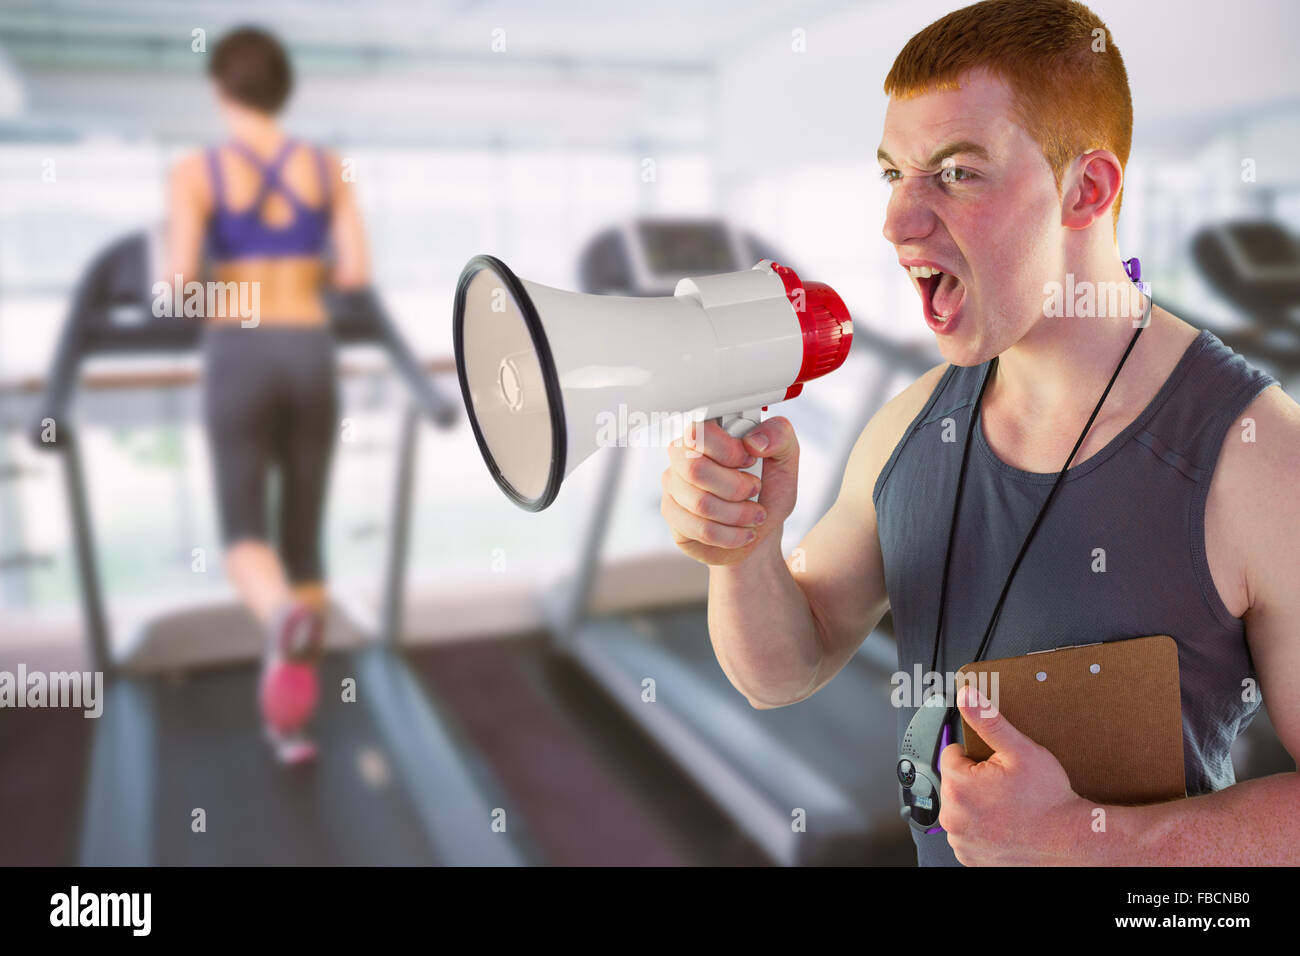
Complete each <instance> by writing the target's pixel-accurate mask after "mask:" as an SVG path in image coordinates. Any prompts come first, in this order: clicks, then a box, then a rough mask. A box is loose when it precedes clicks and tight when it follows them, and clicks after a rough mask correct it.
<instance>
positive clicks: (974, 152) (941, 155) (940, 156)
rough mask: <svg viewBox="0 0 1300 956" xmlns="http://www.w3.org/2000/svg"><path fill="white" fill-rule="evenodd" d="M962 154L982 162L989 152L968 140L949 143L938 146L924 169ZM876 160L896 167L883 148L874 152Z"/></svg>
mask: <svg viewBox="0 0 1300 956" xmlns="http://www.w3.org/2000/svg"><path fill="white" fill-rule="evenodd" d="M962 153H967V154H969V155H971V156H977V157H979V158H980V159H984V160H987V159H988V158H989V151H988V150H987V149H985V148H984V147H983V146H981V145H980V144H979V143H973V142H971V141H970V140H962V141H961V142H960V143H949V144H948V145H947V146H940V147H939V148H938V149H936V150H935V151H934V153H933V154H932V155H931V156H930V158H929V160H928V161H927V162H926V164H925V168H926V169H931V168H932V167H935V166H938V165H939V164H940V163H942V162H943V161H944V160H945V159H947V158H948V157H949V156H957V155H959V154H962ZM876 159H877V161H880V160H883V161H885V162H886V163H889V165H891V166H897V165H898V164H897V163H896V162H894V161H893V160H892V159H891V158H890V156H889V154H888V153H887V152H885V150H884V148H883V147H882V148H881V149H877V150H876Z"/></svg>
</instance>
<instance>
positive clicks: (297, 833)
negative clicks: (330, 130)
mask: <svg viewBox="0 0 1300 956" xmlns="http://www.w3.org/2000/svg"><path fill="white" fill-rule="evenodd" d="M151 244H152V239H151V236H150V234H149V233H147V232H141V233H137V234H133V235H128V236H126V237H124V238H121V239H119V240H118V241H116V242H114V243H112V244H111V245H110V246H109V247H108V248H107V249H106V250H105V251H104V252H103V253H101V254H100V255H99V256H98V257H97V258H96V259H95V260H94V261H93V262H92V264H91V266H90V267H89V268H88V270H87V271H86V273H85V274H84V276H83V278H82V279H81V281H80V282H79V284H78V286H77V288H76V291H75V293H74V297H73V303H72V309H71V314H70V315H69V317H68V319H67V321H66V323H65V326H64V328H63V330H62V333H61V336H60V340H59V343H58V346H57V348H56V353H55V361H54V365H53V368H52V370H51V372H50V375H49V378H48V381H47V384H46V388H45V391H44V393H43V395H42V396H41V398H40V402H39V407H38V414H37V415H36V420H35V422H34V424H33V426H32V429H31V434H32V437H33V440H34V441H35V443H36V445H37V446H38V447H39V448H42V449H47V450H49V451H51V452H55V453H57V454H58V455H59V457H60V458H61V460H62V465H63V473H64V479H65V486H66V494H67V502H68V508H69V512H70V519H71V527H72V532H73V542H74V548H75V560H76V566H77V573H78V578H79V583H80V590H81V604H82V610H83V615H84V625H85V630H86V639H87V644H88V650H89V656H90V667H91V668H92V669H93V670H96V671H102V672H103V674H104V693H103V698H104V700H103V713H102V715H101V716H100V717H99V719H98V720H97V721H96V724H95V729H94V731H93V740H92V744H91V751H90V766H89V773H88V782H87V786H86V792H85V799H84V806H83V813H82V822H81V830H80V836H79V843H78V857H79V863H80V865H83V866H95V865H118V866H141V865H146V866H147V865H164V866H174V865H199V866H213V865H217V866H220V865H428V864H445V865H517V864H522V863H527V862H532V859H531V857H532V855H533V853H534V852H535V851H534V850H533V849H532V845H531V843H530V841H529V839H528V836H527V833H526V832H525V828H524V826H523V824H522V821H519V820H518V819H517V818H516V819H512V820H511V824H512V829H516V828H517V830H518V832H517V833H515V832H512V833H510V834H509V835H507V834H505V833H500V832H494V829H493V819H494V818H493V812H494V810H495V809H496V808H505V807H507V803H506V802H505V801H504V800H503V799H502V795H501V793H500V791H499V790H498V789H497V787H496V785H495V783H494V781H493V780H492V778H491V776H490V774H489V773H488V772H487V771H486V770H485V769H484V768H483V767H482V766H481V765H479V764H478V763H476V760H475V757H474V755H473V753H472V751H471V750H470V749H469V748H467V746H466V744H465V742H464V739H463V738H462V737H461V736H460V735H459V734H458V732H457V730H456V728H455V726H454V724H453V723H452V722H451V721H450V720H449V719H448V717H447V716H446V715H444V714H442V713H440V712H439V711H438V709H437V705H436V704H435V703H433V702H431V701H429V700H428V698H427V696H426V695H425V694H424V693H423V691H422V690H421V688H420V685H419V683H418V682H417V680H416V679H415V678H414V677H413V675H412V674H411V673H410V672H409V670H408V668H407V665H406V664H405V663H404V661H403V658H402V656H401V652H400V650H399V647H398V635H399V632H400V630H401V607H402V598H403V591H404V583H405V562H406V553H407V541H406V533H407V528H408V527H409V513H410V507H411V492H412V478H413V472H414V464H415V446H416V441H417V436H418V425H419V424H420V419H421V418H427V419H429V420H431V421H432V422H434V423H435V424H437V425H438V426H439V427H444V428H445V427H449V426H450V425H452V424H453V423H454V421H455V420H456V417H457V414H458V407H459V406H458V405H457V404H456V403H454V402H452V401H451V400H449V399H448V398H447V397H446V396H445V395H443V394H442V393H441V392H439V391H438V390H437V389H436V388H435V387H434V385H433V383H432V382H431V381H430V380H429V378H428V376H427V375H426V374H425V373H424V372H423V371H422V370H421V369H420V367H419V365H418V363H417V362H416V360H415V358H414V356H413V355H412V354H411V352H410V350H409V349H408V347H407V346H406V344H405V342H404V341H403V340H402V338H401V337H400V336H399V334H398V333H397V331H396V329H395V327H394V326H393V324H392V323H391V321H390V320H389V319H388V317H387V315H386V314H385V313H384V311H383V308H382V306H381V305H380V303H379V301H378V299H377V297H376V296H375V295H374V294H373V292H371V291H369V290H367V291H363V292H358V293H350V294H346V295H335V296H334V297H333V298H332V300H331V303H330V312H331V318H332V323H333V327H334V330H335V334H336V338H337V340H338V341H339V344H340V345H348V344H353V343H356V344H366V345H370V346H379V347H380V348H381V349H382V350H383V351H384V353H385V354H386V356H387V358H388V359H389V360H390V362H391V364H392V365H393V366H394V367H395V369H396V371H397V373H398V375H399V378H400V379H401V380H402V381H403V383H404V384H405V386H406V390H407V392H408V404H407V406H406V410H405V413H404V418H403V422H402V428H401V440H400V446H399V462H398V467H397V478H396V487H395V489H394V494H393V505H392V515H391V534H390V537H389V541H388V546H387V560H386V568H385V577H384V589H383V604H382V608H381V611H380V614H379V615H378V620H376V621H374V622H372V623H369V624H364V623H357V620H356V617H357V616H356V615H349V614H347V613H345V612H344V611H343V610H342V609H341V608H340V607H339V606H338V605H337V604H335V605H333V606H331V608H330V610H329V620H328V623H327V636H328V637H329V640H328V641H327V648H326V652H325V655H324V657H323V658H322V661H321V664H320V675H321V682H322V688H323V692H322V695H321V704H320V709H319V712H318V715H317V718H316V721H315V724H314V731H315V734H316V736H317V739H318V740H319V741H320V743H321V747H320V753H319V755H318V757H317V758H316V761H315V763H314V764H313V765H311V766H308V767H300V768H286V767H283V766H280V765H279V764H278V763H277V762H276V761H275V759H274V757H273V756H272V754H271V752H270V748H269V747H268V746H267V745H266V743H265V741H264V740H263V737H262V733H261V726H260V723H259V720H258V717H257V708H256V700H257V695H256V689H257V682H258V677H259V668H260V648H261V639H260V634H259V629H258V628H257V626H256V623H255V622H254V620H253V618H252V616H251V615H249V614H248V613H247V612H246V611H245V610H244V609H243V608H242V607H241V606H239V605H237V604H232V605H230V606H228V607H224V608H220V607H219V608H215V609H207V610H202V609H199V610H194V611H191V612H189V613H186V612H183V611H182V612H179V613H177V614H174V615H173V616H172V617H171V618H170V619H167V620H163V621H161V622H153V624H152V625H150V626H149V627H148V628H146V633H145V635H144V637H143V639H142V640H141V641H139V642H138V644H139V647H141V648H143V649H144V650H145V653H142V654H137V655H136V656H135V657H134V658H133V657H130V656H127V657H125V658H115V656H114V654H113V650H112V643H111V642H110V639H109V637H110V635H109V630H108V623H107V618H106V614H105V608H104V598H103V593H102V589H101V585H100V577H99V572H98V568H97V566H96V554H95V545H94V539H93V535H92V533H91V515H90V511H89V504H88V499H87V494H86V476H85V469H84V465H83V462H82V459H81V449H80V441H79V437H80V436H79V428H78V411H77V409H76V407H75V403H74V401H73V399H74V396H75V393H76V387H77V383H78V378H79V372H80V369H81V367H82V363H83V362H84V361H85V360H86V359H89V358H91V357H95V356H102V355H112V354H125V353H132V354H136V353H146V354H168V353H170V354H183V353H186V352H192V351H194V350H195V349H196V347H197V346H198V344H199V335H200V326H199V323H198V322H197V321H195V320H192V319H181V318H161V319H159V318H154V317H153V316H152V312H151V309H150V305H149V297H148V295H147V293H146V290H147V289H148V288H149V286H150V279H149V277H150V276H152V275H154V272H153V271H151V270H150V268H149V262H150V258H151ZM46 419H52V420H53V421H54V422H55V423H56V435H55V437H56V439H57V440H56V441H52V442H46V441H42V440H41V433H42V430H43V426H42V423H43V421H44V420H46ZM340 636H341V640H335V638H336V637H340ZM339 643H341V644H343V645H345V646H346V647H347V649H346V650H344V651H342V652H339V651H336V650H331V647H333V646H334V645H336V644H339ZM214 644H219V645H223V646H226V645H228V644H234V645H236V646H238V647H241V648H242V649H244V650H245V651H247V653H246V654H245V656H243V657H242V658H241V659H238V660H235V661H230V660H227V661H224V662H222V663H221V664H219V665H217V666H213V665H212V664H211V660H209V661H208V666H206V667H195V666H194V664H195V659H196V658H201V657H202V656H203V654H202V653H201V650H202V648H203V647H205V646H208V647H210V646H211V645H214ZM186 645H189V646H188V647H187V646H186ZM169 648H170V650H169ZM345 678H352V679H355V681H356V702H354V703H344V702H342V701H341V700H340V699H339V698H340V696H341V695H340V694H339V693H338V692H337V691H336V690H331V688H338V687H340V683H341V682H342V681H343V680H344V679H345ZM200 821H201V823H202V826H200Z"/></svg>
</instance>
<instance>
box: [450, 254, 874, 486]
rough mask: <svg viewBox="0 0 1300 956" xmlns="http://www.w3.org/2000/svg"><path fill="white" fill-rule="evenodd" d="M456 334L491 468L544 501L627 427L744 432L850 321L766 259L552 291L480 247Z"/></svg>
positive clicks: (467, 393)
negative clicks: (662, 283) (669, 277)
mask: <svg viewBox="0 0 1300 956" xmlns="http://www.w3.org/2000/svg"><path fill="white" fill-rule="evenodd" d="M452 336H453V340H454V343H455V350H456V370H457V374H458V376H459V378H460V387H461V393H462V395H463V396H464V399H465V405H466V408H467V410H468V412H469V420H470V423H471V425H472V427H473V429H474V437H475V439H476V440H477V441H478V446H479V450H480V451H481V452H482V453H483V459H484V461H486V462H487V466H488V469H489V471H490V472H491V473H492V477H493V478H494V479H495V480H496V482H497V484H498V485H499V486H500V488H501V490H502V491H504V492H505V493H506V494H507V495H508V496H509V497H510V498H511V500H513V501H514V502H515V503H516V504H518V505H519V506H520V507H522V508H525V509H527V510H529V511H540V510H542V509H543V508H545V507H547V506H548V505H550V503H551V502H552V501H554V500H555V496H556V494H558V493H559V490H560V485H561V484H562V483H563V481H564V479H565V478H566V477H568V475H569V474H570V473H571V472H572V471H573V469H574V468H576V467H577V466H578V465H580V464H581V463H582V462H583V461H584V460H586V459H587V458H588V457H589V456H590V455H591V454H592V453H593V452H594V451H596V449H597V448H599V447H601V446H602V445H605V444H610V443H620V442H622V441H624V440H625V439H626V434H625V433H626V430H627V428H628V427H636V426H639V425H644V424H646V423H648V422H651V421H660V420H666V421H668V422H670V423H673V422H674V416H675V422H676V423H680V422H681V421H683V420H684V419H686V420H689V419H694V420H697V421H698V420H703V419H709V418H717V419H720V420H721V422H722V424H723V426H724V427H726V428H727V430H728V432H729V433H730V434H733V435H737V436H739V435H742V434H744V432H745V431H747V430H748V429H749V428H752V427H753V426H754V425H756V424H757V423H758V421H759V420H760V418H761V409H762V408H764V407H765V406H767V405H770V404H773V403H775V402H779V401H783V400H785V399H787V398H793V397H794V396H795V395H797V394H799V391H800V390H801V389H802V387H803V383H804V382H806V381H809V380H810V379H813V378H817V377H819V376H821V375H825V374H827V373H828V372H832V371H834V370H835V369H836V368H839V366H840V365H842V364H843V363H844V359H845V358H846V357H847V356H848V352H849V346H850V344H851V342H852V337H853V323H852V320H851V319H850V318H849V313H848V310H847V309H846V308H845V307H844V303H843V302H842V301H841V300H840V297H839V296H838V295H836V294H835V292H834V290H832V289H831V288H830V287H829V286H826V285H823V284H822V283H818V282H807V283H805V282H801V281H800V279H799V277H798V276H797V275H795V274H794V272H793V271H791V270H790V269H788V268H786V267H784V266H780V265H777V264H776V263H773V262H770V261H769V260H766V259H764V260H762V261H760V262H759V263H758V265H756V266H754V268H753V269H750V270H746V271H743V272H729V273H722V274H719V275H711V276H700V277H698V278H693V279H683V280H681V282H679V283H678V284H677V288H676V290H675V293H674V294H673V295H671V296H664V297H661V298H638V297H627V296H604V295H586V294H583V293H578V292H566V291H563V290H561V289H553V288H550V287H549V286H544V285H540V284H538V283H535V282H529V281H527V280H525V279H520V278H519V277H517V276H516V275H515V274H514V273H513V272H511V271H510V269H509V268H508V267H507V266H506V264H505V263H503V262H502V261H501V260H500V259H497V258H495V257H493V256H487V255H482V256H475V257H474V258H473V259H471V260H470V261H469V263H468V264H467V265H466V266H465V269H464V270H463V271H462V272H461V276H460V281H459V282H458V283H457V286H456V302H455V307H454V311H453V314H452ZM656 416H658V418H656ZM667 427H668V428H670V429H671V428H672V427H673V425H672V424H669V425H668V426H667ZM677 431H678V433H680V428H678V429H677ZM674 437H675V436H674Z"/></svg>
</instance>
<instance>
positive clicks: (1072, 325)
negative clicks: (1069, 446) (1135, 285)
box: [986, 259, 1163, 421]
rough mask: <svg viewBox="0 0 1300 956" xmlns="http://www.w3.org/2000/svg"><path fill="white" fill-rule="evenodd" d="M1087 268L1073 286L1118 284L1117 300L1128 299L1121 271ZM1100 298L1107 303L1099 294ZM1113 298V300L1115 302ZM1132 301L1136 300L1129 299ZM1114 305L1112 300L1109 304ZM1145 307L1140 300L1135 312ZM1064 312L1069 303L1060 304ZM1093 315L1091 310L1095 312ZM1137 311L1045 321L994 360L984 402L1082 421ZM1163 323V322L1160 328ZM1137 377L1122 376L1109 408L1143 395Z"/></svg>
mask: <svg viewBox="0 0 1300 956" xmlns="http://www.w3.org/2000/svg"><path fill="white" fill-rule="evenodd" d="M1085 270H1086V266H1084V267H1082V268H1078V267H1076V268H1075V269H1074V271H1073V275H1074V281H1075V285H1076V287H1080V283H1082V282H1083V281H1084V280H1086V281H1088V282H1092V283H1094V285H1095V287H1096V288H1098V289H1102V290H1105V289H1107V288H1109V286H1108V283H1117V286H1115V288H1118V289H1120V290H1122V292H1123V295H1122V297H1123V298H1125V300H1126V301H1127V300H1128V295H1129V288H1130V286H1131V285H1132V283H1131V281H1130V280H1129V278H1128V274H1127V273H1126V272H1125V271H1124V267H1123V265H1122V264H1121V263H1119V262H1118V261H1114V260H1113V259H1112V260H1111V264H1110V265H1107V266H1105V267H1102V268H1099V269H1097V270H1096V271H1085ZM1097 298H1098V299H1099V300H1100V299H1105V298H1107V296H1106V294H1105V293H1104V292H1102V293H1098V297H1097ZM1117 298H1118V297H1117ZM1133 299H1134V300H1136V299H1137V297H1136V296H1135V297H1133ZM1112 301H1113V299H1112ZM1148 302H1149V299H1147V297H1146V296H1142V297H1141V299H1140V306H1139V307H1140V308H1145V306H1146V304H1147V303H1148ZM1065 305H1066V307H1067V309H1072V306H1073V303H1072V302H1070V301H1069V300H1068V299H1067V300H1066V301H1065ZM1094 311H1095V310H1094ZM1157 314H1158V310H1155V309H1153V310H1152V315H1151V319H1150V321H1151V325H1152V326H1155V325H1157V324H1158V319H1157ZM1140 319H1141V312H1140V311H1139V312H1138V314H1137V315H1136V316H1134V317H1131V318H1130V317H1128V316H1127V314H1125V315H1121V316H1113V315H1107V316H1105V317H1100V318H1099V317H1096V316H1093V317H1080V316H1075V315H1073V314H1072V312H1067V314H1066V315H1064V316H1061V317H1050V318H1048V317H1045V318H1043V319H1040V320H1039V321H1038V322H1037V324H1035V325H1034V327H1033V328H1032V329H1030V331H1029V332H1028V333H1026V335H1025V336H1024V337H1023V338H1021V339H1020V341H1018V342H1017V343H1016V344H1015V345H1013V346H1011V348H1009V349H1006V350H1005V351H1004V352H1002V354H1001V355H1000V356H999V357H998V365H997V372H996V375H995V376H994V379H993V381H991V382H990V383H989V387H988V394H987V395H986V401H993V402H996V403H997V404H998V405H1000V406H1001V407H1003V408H1016V409H1033V410H1034V413H1035V416H1037V417H1040V420H1042V421H1054V420H1066V421H1073V420H1075V419H1078V418H1079V417H1080V415H1081V414H1082V415H1083V416H1084V417H1085V418H1086V416H1087V415H1088V414H1089V413H1090V412H1091V411H1092V408H1093V406H1095V405H1096V403H1097V399H1098V398H1100V397H1101V393H1102V390H1103V389H1104V388H1105V387H1106V383H1107V382H1109V381H1110V378H1111V376H1112V375H1113V374H1114V372H1115V368H1116V366H1117V365H1118V364H1119V360H1120V358H1121V356H1123V354H1124V351H1125V349H1127V348H1128V346H1129V342H1130V341H1131V340H1132V338H1133V334H1134V333H1135V332H1136V331H1137V324H1138V322H1139V320H1140ZM1159 324H1163V323H1159ZM1155 331H1156V329H1155V328H1148V329H1147V330H1146V331H1144V332H1143V334H1142V338H1143V339H1152V338H1155V337H1156V336H1155V335H1153V334H1152V333H1153V332H1155ZM1143 351H1151V349H1150V348H1148V349H1145V350H1144V349H1143V348H1142V346H1141V345H1140V344H1139V345H1137V346H1134V349H1133V352H1132V353H1131V354H1130V355H1129V358H1128V360H1127V361H1126V362H1125V365H1124V370H1125V372H1126V373H1128V372H1129V370H1130V369H1131V368H1133V367H1135V366H1136V365H1137V364H1138V363H1139V362H1140V359H1141V356H1140V354H1139V353H1141V352H1143ZM1141 378H1142V376H1140V375H1133V374H1121V375H1120V377H1119V378H1118V379H1117V380H1116V382H1115V387H1114V388H1113V389H1112V390H1111V393H1110V395H1109V396H1108V397H1107V399H1106V405H1107V407H1109V408H1112V409H1114V408H1122V407H1123V406H1124V405H1125V404H1127V402H1126V398H1127V397H1129V396H1131V395H1135V394H1137V393H1138V392H1140V391H1141V390H1142V388H1141V385H1140V380H1141Z"/></svg>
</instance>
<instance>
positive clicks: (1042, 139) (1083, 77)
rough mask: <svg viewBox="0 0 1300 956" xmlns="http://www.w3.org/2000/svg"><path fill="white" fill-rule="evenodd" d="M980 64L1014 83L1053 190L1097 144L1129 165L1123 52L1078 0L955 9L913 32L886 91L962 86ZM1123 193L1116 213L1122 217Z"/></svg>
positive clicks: (1011, 1)
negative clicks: (1047, 170) (1048, 168)
mask: <svg viewBox="0 0 1300 956" xmlns="http://www.w3.org/2000/svg"><path fill="white" fill-rule="evenodd" d="M978 67H984V68H985V69H988V70H989V71H990V72H992V73H994V74H996V75H997V76H999V77H1000V78H1001V79H1002V80H1003V81H1004V82H1005V83H1006V84H1007V86H1008V87H1009V88H1010V90H1011V95H1012V104H1013V109H1014V111H1015V114H1016V119H1017V121H1018V122H1019V123H1020V125H1021V126H1022V127H1023V128H1024V130H1025V132H1027V133H1028V134H1029V135H1030V136H1031V137H1032V138H1033V139H1034V141H1035V142H1036V143H1037V144H1038V146H1039V148H1040V149H1041V150H1042V152H1043V156H1044V158H1046V160H1047V163H1048V165H1049V166H1050V167H1051V169H1052V175H1053V177H1054V178H1055V180H1056V191H1057V194H1058V195H1060V193H1061V177H1062V176H1063V175H1064V173H1065V170H1066V168H1067V167H1068V166H1069V165H1070V163H1071V162H1072V161H1073V160H1074V159H1076V158H1077V157H1078V156H1080V155H1081V154H1083V153H1085V152H1087V151H1088V150H1092V149H1107V150H1110V151H1111V152H1112V153H1114V154H1115V155H1116V156H1117V157H1118V158H1119V162H1120V167H1121V168H1123V167H1124V166H1126V165H1127V164H1128V154H1129V147H1130V145H1131V144H1132V140H1133V100H1132V97H1131V96H1130V94H1129V87H1128V73H1127V72H1126V71H1125V69H1124V59H1123V57H1121V56H1120V53H1119V48H1118V47H1117V46H1115V42H1114V39H1113V38H1112V37H1111V34H1110V30H1109V29H1107V27H1106V24H1104V23H1102V21H1101V18H1100V17H1098V16H1097V15H1096V14H1095V13H1093V12H1092V11H1091V10H1089V9H1088V8H1087V7H1085V6H1084V5H1083V4H1082V3H1077V2H1075V0H984V2H983V3H976V4H973V5H971V6H969V7H963V8H962V9H960V10H954V11H953V12H952V13H950V14H948V15H947V16H945V17H942V18H941V19H938V20H936V21H934V23H931V24H930V25H929V26H928V27H926V28H925V29H924V30H922V31H921V32H920V33H918V34H916V35H915V36H914V37H912V39H910V40H908V41H907V45H906V46H904V47H903V49H902V52H900V53H899V54H898V57H897V58H896V59H895V60H894V65H893V67H891V68H890V70H889V75H888V76H887V77H885V94H886V95H888V96H896V97H898V98H899V99H908V98H910V97H913V96H918V95H920V94H923V93H928V92H932V91H937V90H955V89H958V88H959V85H960V80H961V78H962V76H963V75H964V74H966V73H967V72H969V71H970V70H972V69H975V68H978ZM1123 198H1124V191H1123V188H1122V187H1121V189H1120V194H1119V195H1118V196H1116V197H1115V204H1114V206H1113V207H1112V210H1111V211H1112V214H1113V216H1114V219H1113V220H1112V221H1113V222H1115V223H1118V221H1119V207H1120V201H1121V200H1122V199H1123Z"/></svg>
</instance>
